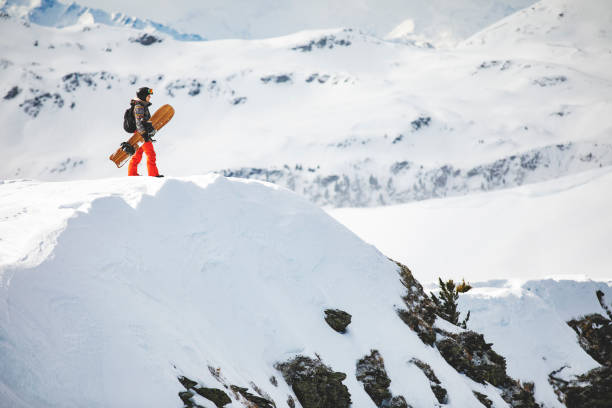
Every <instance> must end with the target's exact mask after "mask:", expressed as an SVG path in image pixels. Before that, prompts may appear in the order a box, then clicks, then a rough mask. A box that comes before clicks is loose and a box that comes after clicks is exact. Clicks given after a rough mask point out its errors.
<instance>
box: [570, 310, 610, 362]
mask: <svg viewBox="0 0 612 408" xmlns="http://www.w3.org/2000/svg"><path fill="white" fill-rule="evenodd" d="M567 324H568V325H569V326H570V327H571V328H572V329H574V331H575V332H576V334H577V335H578V342H579V343H580V346H581V347H582V348H583V349H584V351H586V352H587V353H588V354H589V355H590V356H591V357H593V359H594V360H595V361H597V362H598V363H599V364H602V365H611V364H612V321H611V320H610V319H607V318H605V317H604V316H602V315H600V314H597V313H594V314H590V315H587V316H584V317H583V318H582V319H572V320H570V321H569V322H567Z"/></svg>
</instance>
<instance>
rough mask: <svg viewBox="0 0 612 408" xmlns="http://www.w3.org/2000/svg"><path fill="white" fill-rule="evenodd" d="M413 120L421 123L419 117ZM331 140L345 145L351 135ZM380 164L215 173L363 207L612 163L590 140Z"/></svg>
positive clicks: (608, 152) (608, 150)
mask: <svg viewBox="0 0 612 408" xmlns="http://www.w3.org/2000/svg"><path fill="white" fill-rule="evenodd" d="M418 123H422V124H421V126H423V125H424V122H418ZM402 138H404V139H405V135H404V136H402V137H400V136H397V137H396V138H393V139H392V140H393V141H394V142H395V143H399V142H401V141H402V140H403V139H402ZM364 142H365V143H371V144H374V143H377V142H378V143H382V142H381V140H378V141H377V140H376V139H372V140H367V141H356V142H355V143H360V144H364ZM385 143H386V142H385ZM335 145H336V147H337V148H340V149H344V148H345V147H346V146H347V145H350V141H349V143H344V142H342V143H337V144H335ZM379 164H380V162H377V161H374V160H372V159H370V158H366V159H364V160H363V161H359V162H357V161H356V162H353V163H347V165H349V166H350V168H349V169H348V170H344V171H342V172H339V171H337V170H334V169H331V170H330V171H329V172H322V171H321V170H320V169H319V168H317V166H316V165H313V166H310V167H309V169H312V171H306V167H303V168H302V166H300V165H291V166H289V165H286V166H284V167H282V168H250V167H245V168H236V169H225V170H219V173H221V174H223V175H224V176H226V177H241V178H249V179H256V180H262V181H268V182H272V183H276V184H278V185H281V186H284V187H286V188H289V189H290V190H293V191H295V192H297V193H299V194H301V195H303V196H305V197H307V198H308V199H310V200H311V201H312V202H314V203H316V204H318V205H321V206H327V205H329V206H334V207H363V206H375V205H381V204H382V205H388V204H400V203H406V202H410V201H419V200H426V199H431V198H437V197H449V196H458V195H465V194H468V193H470V192H474V191H493V190H500V189H504V188H511V187H516V186H521V185H524V184H527V183H534V182H540V181H545V180H549V179H551V178H552V177H560V176H562V175H567V174H570V173H573V172H575V171H584V170H588V169H595V168H599V167H602V166H609V165H612V145H610V144H601V143H590V142H581V143H569V144H565V145H550V146H544V147H540V148H537V149H533V150H529V151H526V152H523V153H521V154H513V155H510V156H507V157H503V158H501V159H499V160H495V161H493V162H488V163H482V164H480V165H477V166H474V167H462V168H457V167H455V166H454V165H452V164H446V165H441V166H436V167H430V166H427V165H421V164H420V163H416V162H412V161H409V160H398V161H396V162H395V163H390V164H389V165H388V167H387V168H386V170H381V169H380V168H379V167H378V165H379ZM373 178H375V179H376V180H377V182H376V183H375V184H372V183H371V182H370V181H371V180H372V179H373Z"/></svg>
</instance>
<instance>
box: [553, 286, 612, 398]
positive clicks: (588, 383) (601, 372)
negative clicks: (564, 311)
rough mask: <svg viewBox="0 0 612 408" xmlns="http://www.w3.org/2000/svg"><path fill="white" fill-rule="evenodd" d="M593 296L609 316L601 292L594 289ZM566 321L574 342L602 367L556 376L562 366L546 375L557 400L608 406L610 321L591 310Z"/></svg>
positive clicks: (611, 359) (611, 382) (611, 395)
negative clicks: (567, 375)
mask: <svg viewBox="0 0 612 408" xmlns="http://www.w3.org/2000/svg"><path fill="white" fill-rule="evenodd" d="M596 296H597V299H598V300H599V303H600V304H601V306H602V308H603V309H604V310H605V311H606V313H608V315H610V314H611V313H610V309H609V307H608V305H607V304H605V302H604V294H603V292H601V291H597V292H596ZM611 317H612V316H611ZM567 324H568V325H569V326H570V327H571V328H572V329H574V331H575V332H576V334H577V335H578V343H579V344H580V346H581V347H582V348H583V349H584V351H586V352H587V353H588V354H589V355H590V356H591V357H593V359H594V360H596V361H597V362H598V363H599V364H601V365H602V367H600V368H596V369H594V370H591V371H589V372H588V373H585V374H582V375H579V376H577V377H575V378H571V379H569V380H567V379H563V378H561V377H560V373H561V372H562V371H563V370H564V369H565V368H566V367H561V368H560V369H558V370H555V371H553V372H552V373H550V374H549V376H548V381H549V383H550V384H551V385H552V386H553V388H554V390H555V392H556V394H557V397H558V398H559V401H561V402H563V403H564V404H565V405H566V406H567V407H568V408H578V407H592V408H604V407H609V406H610V401H612V320H610V319H608V318H606V317H604V316H603V315H600V314H597V313H594V314H590V315H587V316H584V317H582V318H580V319H572V320H570V321H569V322H567Z"/></svg>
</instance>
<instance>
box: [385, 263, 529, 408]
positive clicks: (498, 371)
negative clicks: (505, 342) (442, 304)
mask: <svg viewBox="0 0 612 408" xmlns="http://www.w3.org/2000/svg"><path fill="white" fill-rule="evenodd" d="M396 264H397V265H398V266H399V268H400V270H399V274H400V281H401V282H402V284H403V285H404V286H405V287H406V289H407V292H406V294H405V295H404V296H403V297H402V300H403V301H404V305H405V306H406V307H407V309H399V310H398V311H397V312H398V315H399V317H400V318H401V319H402V320H403V321H404V323H406V324H407V325H408V326H409V327H410V328H411V329H412V330H414V331H415V332H416V333H417V335H418V336H419V337H420V338H421V340H422V341H423V342H424V343H426V344H429V345H432V346H433V345H434V344H435V346H436V347H437V348H438V350H439V352H440V354H441V355H442V357H444V359H445V360H446V362H447V363H448V364H450V365H451V366H452V367H453V368H454V369H455V370H457V371H458V372H460V373H463V374H465V375H467V376H468V377H470V378H471V379H472V380H474V381H476V382H479V383H484V382H485V381H488V382H489V383H491V384H492V385H494V386H496V387H497V388H499V389H500V390H501V394H502V398H503V399H504V400H505V401H506V402H507V403H509V404H510V406H512V407H521V408H535V407H539V405H538V404H537V403H536V402H535V399H534V397H533V384H531V383H526V384H523V385H521V384H520V383H519V382H518V381H515V380H513V379H512V378H510V377H508V375H507V374H506V360H505V359H504V358H503V357H502V356H500V355H499V354H497V353H496V352H495V351H493V349H492V348H491V344H490V343H486V342H485V341H484V336H483V335H482V334H479V333H476V332H473V331H466V332H462V333H460V334H453V333H448V332H446V331H444V330H440V329H434V328H433V324H434V322H435V320H436V315H435V310H436V308H435V305H434V304H433V302H432V300H431V299H430V298H429V297H428V296H427V295H426V294H425V292H424V290H423V287H422V286H421V284H420V283H419V282H418V281H417V280H416V279H415V278H414V276H413V275H412V272H410V269H408V267H406V266H405V265H402V264H401V263H399V262H396ZM432 378H433V377H432ZM434 384H435V381H434ZM435 385H438V384H435ZM434 394H435V395H436V397H438V395H440V397H441V398H443V394H444V393H443V391H442V390H440V389H436V390H435V391H434Z"/></svg>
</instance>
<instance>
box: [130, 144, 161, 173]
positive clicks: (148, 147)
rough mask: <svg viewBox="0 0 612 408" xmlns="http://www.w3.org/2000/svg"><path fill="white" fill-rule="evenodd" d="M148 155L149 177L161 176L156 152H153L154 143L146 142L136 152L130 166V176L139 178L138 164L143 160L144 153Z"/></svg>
mask: <svg viewBox="0 0 612 408" xmlns="http://www.w3.org/2000/svg"><path fill="white" fill-rule="evenodd" d="M143 152H144V153H146V154H147V171H148V172H149V176H159V171H158V170H157V166H156V165H155V150H153V142H145V143H144V144H143V145H142V146H141V147H139V148H138V150H136V153H134V156H132V160H130V164H129V165H128V176H138V175H139V174H138V164H140V161H141V160H142V153H143Z"/></svg>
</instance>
